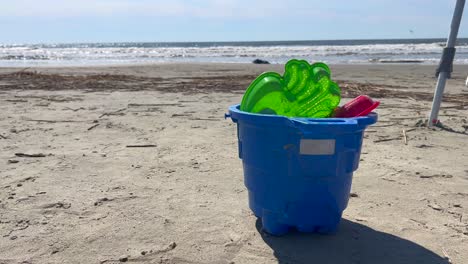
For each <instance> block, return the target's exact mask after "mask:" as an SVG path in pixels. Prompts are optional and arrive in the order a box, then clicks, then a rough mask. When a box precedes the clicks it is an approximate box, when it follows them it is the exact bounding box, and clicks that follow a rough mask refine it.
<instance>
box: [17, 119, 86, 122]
mask: <svg viewBox="0 0 468 264" xmlns="http://www.w3.org/2000/svg"><path fill="white" fill-rule="evenodd" d="M23 120H24V121H31V122H40V123H81V122H87V121H83V120H46V119H23Z"/></svg>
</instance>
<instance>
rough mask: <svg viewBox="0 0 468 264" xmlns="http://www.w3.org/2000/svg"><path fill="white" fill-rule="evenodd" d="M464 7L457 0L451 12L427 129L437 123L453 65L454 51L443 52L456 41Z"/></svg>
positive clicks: (463, 0)
mask: <svg viewBox="0 0 468 264" xmlns="http://www.w3.org/2000/svg"><path fill="white" fill-rule="evenodd" d="M464 6H465V0H457V4H456V5H455V11H454V12H453V17H452V24H451V26H450V33H449V37H448V39H447V46H446V49H444V54H443V55H442V59H441V65H440V73H439V77H438V79H437V85H436V90H435V93H434V101H433V102H432V109H431V114H430V116H429V121H428V122H427V124H428V126H429V127H430V126H432V125H435V124H437V123H439V119H438V116H439V109H440V103H441V101H442V96H443V94H444V89H445V82H446V81H447V78H448V77H449V76H450V72H451V69H452V63H453V55H454V54H455V50H453V51H452V52H453V54H452V56H450V55H448V53H449V52H447V54H445V53H446V52H445V51H448V50H447V48H454V47H455V42H456V40H457V35H458V29H459V28H460V21H461V18H462V14H463V7H464ZM445 60H448V61H445ZM443 65H445V66H446V67H443ZM448 65H449V66H448Z"/></svg>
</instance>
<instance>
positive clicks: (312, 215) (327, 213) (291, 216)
mask: <svg viewBox="0 0 468 264" xmlns="http://www.w3.org/2000/svg"><path fill="white" fill-rule="evenodd" d="M249 206H250V209H251V210H252V212H253V213H254V215H255V216H256V217H257V218H259V219H261V220H262V229H263V230H264V231H265V232H267V233H269V234H271V235H274V236H282V235H285V234H287V233H288V232H289V231H290V230H291V229H292V228H294V229H296V230H297V231H299V232H303V233H319V234H333V233H335V232H336V230H337V229H338V225H339V224H340V220H341V215H342V212H340V213H337V212H334V211H332V210H330V208H327V207H323V206H320V205H317V204H297V203H287V204H286V205H285V206H284V208H287V209H286V210H285V211H282V212H275V211H271V210H267V209H264V208H263V207H262V206H260V205H259V204H258V203H256V202H255V195H254V194H253V193H252V192H249Z"/></svg>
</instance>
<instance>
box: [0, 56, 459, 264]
mask: <svg viewBox="0 0 468 264" xmlns="http://www.w3.org/2000/svg"><path fill="white" fill-rule="evenodd" d="M281 68H282V66H280V65H241V64H185V65H183V64H162V65H146V66H133V67H95V68H91V67H89V68H61V69H54V68H41V69H27V70H21V69H0V111H1V115H0V158H1V159H0V190H1V191H0V263H108V264H110V263H121V262H124V261H127V262H131V263H226V264H227V263H428V264H436V263H450V262H451V263H455V264H464V263H468V246H467V245H468V143H467V142H468V121H467V119H468V89H467V88H464V86H463V85H464V80H465V78H466V74H467V73H468V67H467V66H455V72H454V74H453V77H454V78H453V79H451V80H449V83H448V87H447V96H446V98H445V102H444V104H443V105H442V110H441V116H440V118H441V120H442V121H443V124H444V125H445V127H444V128H434V129H428V128H426V127H424V126H422V125H421V124H422V123H423V120H424V119H425V118H426V116H427V114H428V111H429V108H430V104H431V102H430V100H431V93H432V92H433V87H434V84H435V79H434V78H433V71H434V68H435V67H434V66H418V65H379V66H370V65H362V66H356V65H354V66H349V65H348V66H346V65H335V66H333V67H332V70H333V72H334V73H335V74H336V77H335V78H336V79H338V80H341V81H340V84H341V87H342V89H343V93H344V94H345V95H346V96H347V97H352V96H355V95H357V94H360V93H368V94H371V95H372V96H374V97H378V98H380V100H381V102H382V105H381V107H380V108H379V109H378V113H379V115H380V120H379V122H378V123H377V124H376V125H375V126H373V127H370V128H369V129H368V130H367V132H366V136H365V138H366V139H365V143H364V146H363V151H362V160H361V162H360V168H359V169H358V171H356V173H355V174H354V182H353V187H352V192H353V194H354V195H353V197H351V198H350V202H349V206H348V208H347V210H346V211H345V212H344V219H343V221H342V224H341V226H340V229H339V231H338V233H337V234H335V235H329V236H323V235H314V234H301V233H296V232H292V233H291V234H289V235H287V236H284V237H272V236H269V235H267V234H265V233H263V232H261V231H260V229H261V225H260V224H259V222H258V221H257V219H256V218H255V217H254V216H253V215H252V213H251V212H250V210H249V209H248V205H247V193H246V189H245V187H244V185H243V175H242V166H241V161H240V160H239V159H238V156H237V138H236V128H235V125H234V124H232V123H231V122H230V121H229V120H224V119H223V115H224V113H225V112H226V110H227V107H228V106H230V105H232V104H235V103H238V102H239V101H240V99H241V96H242V92H243V90H244V89H245V87H246V85H247V84H248V83H249V81H251V80H252V79H253V78H254V76H255V75H256V74H258V73H260V72H262V71H265V70H269V69H273V70H279V71H281ZM34 71H37V72H34ZM57 74H61V75H57ZM90 74H91V75H92V76H89V75H90ZM86 75H87V76H86ZM343 101H346V99H344V100H343ZM403 130H404V131H405V134H406V141H407V142H406V144H405V142H404V137H403ZM132 145H133V146H132ZM135 145H137V146H141V145H148V146H146V147H135ZM30 155H32V156H30Z"/></svg>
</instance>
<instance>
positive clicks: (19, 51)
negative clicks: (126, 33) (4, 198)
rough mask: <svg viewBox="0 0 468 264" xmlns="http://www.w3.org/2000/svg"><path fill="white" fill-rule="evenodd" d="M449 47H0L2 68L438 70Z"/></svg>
mask: <svg viewBox="0 0 468 264" xmlns="http://www.w3.org/2000/svg"><path fill="white" fill-rule="evenodd" d="M444 45H445V39H375V40H310V41H257V42H165V43H162V42H144V43H143V42H141V43H139V42H122V43H74V44H0V66H1V67H13V66H15V67H28V66H99V65H122V64H124V65H129V64H146V63H165V62H222V63H251V62H252V61H253V60H254V59H262V60H266V61H268V62H270V63H285V62H286V61H288V60H289V59H291V58H299V59H306V60H308V61H311V62H315V61H323V62H326V63H330V64H370V63H418V64H437V63H438V62H439V59H440V56H441V53H442V48H443V47H444ZM455 63H456V64H468V38H462V39H459V40H458V43H457V53H456V56H455Z"/></svg>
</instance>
